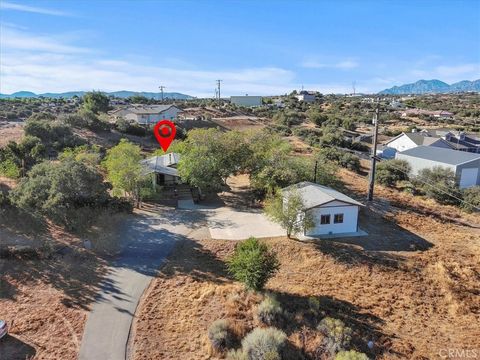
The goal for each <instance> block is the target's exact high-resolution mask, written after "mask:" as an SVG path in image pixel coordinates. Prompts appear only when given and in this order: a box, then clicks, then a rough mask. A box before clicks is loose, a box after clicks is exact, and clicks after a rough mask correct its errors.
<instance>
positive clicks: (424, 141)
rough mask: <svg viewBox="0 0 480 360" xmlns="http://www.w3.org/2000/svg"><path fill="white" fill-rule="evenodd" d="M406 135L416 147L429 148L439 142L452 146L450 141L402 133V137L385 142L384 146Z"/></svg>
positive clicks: (420, 134) (418, 134) (422, 134)
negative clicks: (423, 146)
mask: <svg viewBox="0 0 480 360" xmlns="http://www.w3.org/2000/svg"><path fill="white" fill-rule="evenodd" d="M404 135H405V136H406V137H408V138H409V139H410V140H412V141H413V142H414V143H415V145H419V146H420V145H425V146H429V145H432V144H433V143H435V142H436V141H439V140H440V141H443V142H445V143H446V144H447V145H450V144H449V143H448V141H445V140H443V139H442V138H440V137H434V136H428V135H425V133H401V134H400V135H397V136H395V137H394V138H392V139H390V140H388V141H387V142H385V143H384V145H388V144H390V143H391V142H392V141H394V140H397V139H398V138H399V137H401V136H404Z"/></svg>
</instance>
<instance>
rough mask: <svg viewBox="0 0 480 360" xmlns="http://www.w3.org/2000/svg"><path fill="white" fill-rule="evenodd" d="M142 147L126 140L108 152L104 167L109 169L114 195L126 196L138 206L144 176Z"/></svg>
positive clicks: (108, 174) (109, 179)
mask: <svg viewBox="0 0 480 360" xmlns="http://www.w3.org/2000/svg"><path fill="white" fill-rule="evenodd" d="M141 160H142V155H141V151H140V147H139V146H138V145H134V144H132V143H130V142H129V141H128V140H126V139H122V140H120V143H119V144H118V145H116V146H114V147H112V148H111V149H109V150H108V151H107V156H106V158H105V161H104V166H105V168H106V169H107V180H108V181H109V182H110V183H111V184H112V186H113V193H114V195H117V196H119V195H126V196H127V197H129V198H131V199H132V200H134V201H135V203H136V204H137V205H138V202H139V200H140V187H141V184H142V182H143V179H144V176H143V175H142V170H143V168H142V165H141V163H140V161H141Z"/></svg>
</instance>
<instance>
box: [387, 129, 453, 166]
mask: <svg viewBox="0 0 480 360" xmlns="http://www.w3.org/2000/svg"><path fill="white" fill-rule="evenodd" d="M417 146H434V147H440V148H444V149H453V147H452V146H451V145H450V144H449V143H448V142H447V141H445V140H444V139H442V138H440V137H432V136H428V134H425V133H420V132H413V133H401V134H400V135H397V136H395V137H394V138H393V139H390V140H389V141H387V142H385V143H383V150H382V153H381V157H383V158H385V159H392V158H394V157H395V154H396V153H397V152H400V151H405V150H409V149H413V148H415V147H417Z"/></svg>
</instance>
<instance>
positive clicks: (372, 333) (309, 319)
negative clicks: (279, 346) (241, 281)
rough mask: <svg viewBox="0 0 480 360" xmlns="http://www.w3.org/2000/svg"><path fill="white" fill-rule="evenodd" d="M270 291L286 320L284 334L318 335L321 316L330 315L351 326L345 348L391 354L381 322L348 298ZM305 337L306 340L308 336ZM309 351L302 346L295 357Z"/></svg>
mask: <svg viewBox="0 0 480 360" xmlns="http://www.w3.org/2000/svg"><path fill="white" fill-rule="evenodd" d="M272 294H273V295H274V296H275V297H276V299H277V300H278V301H279V302H280V303H281V304H282V307H283V309H284V310H285V311H286V314H287V315H286V320H285V321H284V324H283V325H284V326H283V327H282V329H283V330H284V331H285V332H286V334H287V335H291V334H292V333H294V332H299V331H301V332H302V333H304V336H305V337H307V338H308V337H309V336H310V337H312V336H315V335H318V330H317V326H318V324H319V323H320V321H321V320H322V319H323V318H325V317H332V318H335V319H339V320H341V321H343V322H344V324H345V325H346V326H348V327H350V328H351V329H352V341H351V345H350V347H349V348H355V349H357V350H359V351H361V352H363V353H365V354H367V355H369V356H372V355H374V356H379V355H381V354H383V353H385V352H390V353H391V350H390V349H389V343H390V342H389V339H391V336H390V335H387V334H385V333H384V332H383V331H382V329H381V328H382V326H383V325H384V324H385V321H384V320H383V319H381V318H379V317H378V316H376V315H374V314H371V313H369V312H366V311H364V310H363V309H361V308H360V307H358V306H356V305H354V304H352V303H350V302H348V301H345V300H340V299H337V298H334V297H331V296H317V297H307V296H301V295H298V294H291V293H286V292H281V291H274V292H272ZM312 298H315V299H316V300H317V304H318V308H317V309H316V310H313V309H312V306H311V299H312ZM306 340H307V342H308V339H306ZM310 340H311V339H310ZM370 340H372V341H374V343H375V348H374V349H373V350H371V349H369V348H368V346H367V344H368V342H369V341H370ZM312 350H313V349H312V348H310V349H309V350H308V351H306V349H304V348H303V349H301V348H297V349H296V351H297V357H298V353H301V354H303V355H307V358H310V357H311V356H312V354H308V352H309V351H310V352H311V351H312ZM292 351H294V349H292V348H291V349H290V350H289V353H291V352H292ZM294 353H295V352H293V354H294Z"/></svg>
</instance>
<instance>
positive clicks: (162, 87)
mask: <svg viewBox="0 0 480 360" xmlns="http://www.w3.org/2000/svg"><path fill="white" fill-rule="evenodd" d="M158 88H159V89H160V92H161V94H162V102H163V89H165V86H159V87H158Z"/></svg>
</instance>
